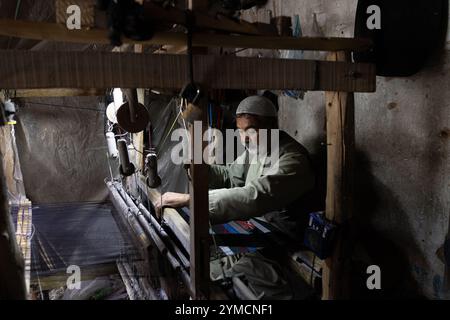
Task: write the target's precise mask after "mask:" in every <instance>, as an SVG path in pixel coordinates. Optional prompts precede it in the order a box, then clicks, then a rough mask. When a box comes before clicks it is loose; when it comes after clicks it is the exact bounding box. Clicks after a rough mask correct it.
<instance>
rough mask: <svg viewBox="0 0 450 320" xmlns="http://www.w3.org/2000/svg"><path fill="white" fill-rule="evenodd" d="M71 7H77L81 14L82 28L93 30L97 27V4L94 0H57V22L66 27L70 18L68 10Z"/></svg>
mask: <svg viewBox="0 0 450 320" xmlns="http://www.w3.org/2000/svg"><path fill="white" fill-rule="evenodd" d="M71 5H77V6H78V7H79V8H80V12H81V16H80V19H81V27H82V28H92V27H94V26H95V21H94V20H95V2H94V1H92V0H56V2H55V9H56V22H57V23H62V24H64V25H66V22H67V19H68V17H69V16H70V15H69V14H68V13H67V8H68V7H69V6H71Z"/></svg>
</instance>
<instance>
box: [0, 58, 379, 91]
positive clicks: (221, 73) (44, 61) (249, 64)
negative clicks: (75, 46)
mask: <svg viewBox="0 0 450 320" xmlns="http://www.w3.org/2000/svg"><path fill="white" fill-rule="evenodd" d="M0 61H1V62H2V63H1V64H0V88H3V89H44V88H58V87H61V88H77V89H91V88H98V89H106V88H164V89H166V88H167V89H176V88H182V87H183V86H184V85H185V83H186V81H187V80H188V74H187V70H188V68H187V63H188V61H187V59H186V56H184V55H168V54H167V55H161V54H136V53H128V52H126V53H113V52H97V51H94V52H57V51H52V52H40V51H38V52H36V51H17V50H0ZM194 73H195V78H196V81H197V82H199V83H206V84H208V86H209V87H210V88H211V89H298V90H311V91H314V90H315V91H321V90H326V91H345V92H373V91H375V87H376V81H375V78H376V77H375V66H374V65H371V64H365V63H348V62H331V61H313V60H291V59H265V58H238V57H234V56H214V55H194Z"/></svg>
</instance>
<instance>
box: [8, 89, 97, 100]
mask: <svg viewBox="0 0 450 320" xmlns="http://www.w3.org/2000/svg"><path fill="white" fill-rule="evenodd" d="M104 95H105V91H104V90H99V89H65V88H49V89H25V90H16V91H15V92H13V94H12V96H13V97H16V98H39V97H83V96H96V97H100V96H104Z"/></svg>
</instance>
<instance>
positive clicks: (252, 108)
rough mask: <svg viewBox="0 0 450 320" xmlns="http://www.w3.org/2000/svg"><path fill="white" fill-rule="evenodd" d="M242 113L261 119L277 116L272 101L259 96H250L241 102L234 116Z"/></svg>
mask: <svg viewBox="0 0 450 320" xmlns="http://www.w3.org/2000/svg"><path fill="white" fill-rule="evenodd" d="M244 113H245V114H253V115H256V116H262V117H277V116H278V115H277V109H276V108H275V105H274V104H273V103H272V101H270V100H269V99H267V98H266V97H261V96H250V97H247V98H245V99H244V100H242V101H241V103H239V106H238V108H237V110H236V115H239V114H244Z"/></svg>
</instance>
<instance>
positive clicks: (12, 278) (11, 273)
mask: <svg viewBox="0 0 450 320" xmlns="http://www.w3.org/2000/svg"><path fill="white" fill-rule="evenodd" d="M0 159H2V161H1V162H0V300H6V299H7V300H25V299H26V298H27V290H26V285H25V278H24V259H23V256H22V253H21V252H20V249H19V246H18V245H17V241H16V237H15V234H14V226H13V223H12V221H11V214H10V212H9V205H8V195H7V188H6V182H5V176H4V171H3V155H2V154H1V152H0Z"/></svg>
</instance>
